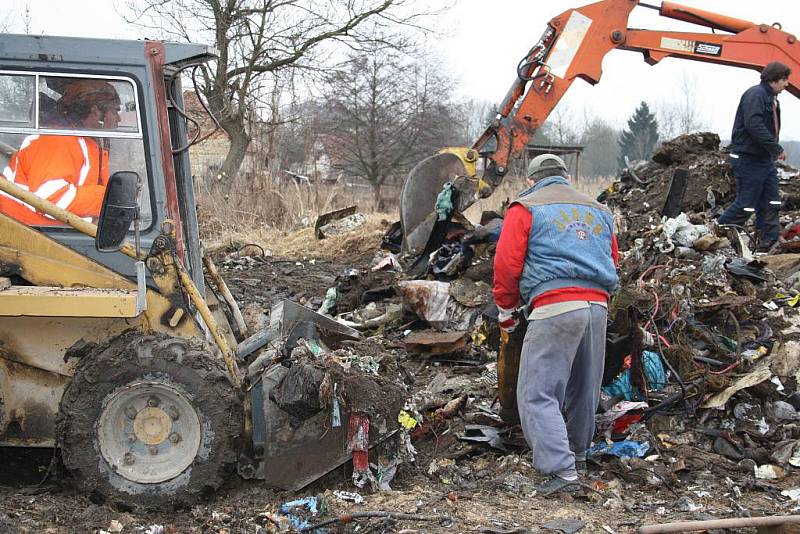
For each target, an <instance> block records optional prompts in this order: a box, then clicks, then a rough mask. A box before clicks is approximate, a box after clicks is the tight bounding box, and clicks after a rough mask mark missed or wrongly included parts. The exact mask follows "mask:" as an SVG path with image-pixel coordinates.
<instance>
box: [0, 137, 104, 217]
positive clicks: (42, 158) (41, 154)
mask: <svg viewBox="0 0 800 534" xmlns="http://www.w3.org/2000/svg"><path fill="white" fill-rule="evenodd" d="M3 178H5V179H6V180H8V181H10V182H13V183H15V184H16V185H18V186H19V187H21V188H23V189H25V190H27V191H30V192H32V193H33V194H35V195H36V196H37V197H40V198H44V199H47V200H49V201H50V202H52V203H53V204H55V205H56V206H58V207H59V208H62V209H65V210H67V211H69V212H70V213H74V214H75V215H78V216H79V217H84V218H96V217H98V216H99V215H100V207H101V205H102V203H103V196H104V195H105V190H106V184H107V183H108V151H107V150H105V149H103V148H102V147H101V145H100V141H99V140H97V139H94V138H91V137H80V136H71V135H31V136H28V137H26V138H25V140H24V141H23V142H22V145H21V146H20V148H19V150H18V151H17V152H16V153H15V154H14V155H13V156H11V159H10V160H9V162H8V166H7V167H6V168H5V169H4V170H3ZM0 212H2V213H4V214H6V215H8V216H10V217H13V218H15V219H17V220H18V221H20V222H22V223H25V224H27V225H29V226H43V225H56V224H61V223H60V222H59V221H57V220H56V219H54V218H52V217H50V216H49V215H45V214H44V213H41V212H39V211H36V210H35V209H34V208H33V207H31V206H29V205H28V204H25V203H24V202H21V201H19V200H17V199H15V198H14V197H12V196H10V195H7V194H5V193H3V192H1V191H0Z"/></svg>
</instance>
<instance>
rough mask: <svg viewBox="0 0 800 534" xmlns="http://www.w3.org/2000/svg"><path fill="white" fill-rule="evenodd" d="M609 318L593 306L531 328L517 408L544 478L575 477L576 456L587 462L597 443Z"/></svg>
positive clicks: (524, 348) (602, 309) (534, 322)
mask: <svg viewBox="0 0 800 534" xmlns="http://www.w3.org/2000/svg"><path fill="white" fill-rule="evenodd" d="M607 316H608V311H607V310H606V308H605V307H603V306H600V305H598V304H592V305H591V306H589V307H588V308H584V309H579V310H574V311H570V312H566V313H562V314H561V315H557V316H555V317H550V318H547V319H538V320H532V321H530V322H529V323H528V331H527V333H526V334H525V341H524V344H523V346H522V359H521V362H520V369H519V377H518V379H517V406H518V408H519V415H520V421H521V424H522V431H523V433H524V434H525V439H526V440H527V442H528V445H530V447H531V449H532V450H533V466H534V467H535V468H536V469H537V470H538V471H539V472H541V473H544V474H553V475H557V476H561V477H564V478H574V477H575V476H577V473H576V471H575V454H576V453H577V454H578V455H579V456H580V457H585V452H586V449H588V448H589V446H590V445H591V443H592V437H593V436H594V415H595V411H596V410H597V403H598V402H599V400H600V387H601V384H602V381H603V366H604V364H605V344H606V318H607ZM562 410H564V411H565V412H566V421H565V420H564V416H563V415H562Z"/></svg>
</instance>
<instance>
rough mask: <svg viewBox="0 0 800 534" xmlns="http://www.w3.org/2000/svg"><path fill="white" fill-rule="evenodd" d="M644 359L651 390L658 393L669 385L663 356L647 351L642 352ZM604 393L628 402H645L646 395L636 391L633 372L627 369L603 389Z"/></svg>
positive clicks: (645, 371)
mask: <svg viewBox="0 0 800 534" xmlns="http://www.w3.org/2000/svg"><path fill="white" fill-rule="evenodd" d="M642 357H643V358H644V376H645V378H646V379H647V384H648V386H649V388H650V389H651V390H653V391H658V390H659V389H661V388H663V387H664V386H665V385H666V383H667V375H666V373H665V372H664V364H663V363H662V362H661V356H659V355H658V354H656V353H655V352H652V351H649V350H646V351H644V352H642ZM603 393H605V394H606V395H608V396H609V397H616V396H618V395H622V396H623V397H624V398H625V400H627V401H641V400H644V395H643V394H642V392H641V391H639V390H638V389H636V390H634V389H633V385H632V384H631V370H630V369H625V370H624V371H623V372H621V373H620V374H619V376H618V377H617V378H615V379H614V381H613V382H611V383H610V384H609V385H607V386H606V387H604V388H603Z"/></svg>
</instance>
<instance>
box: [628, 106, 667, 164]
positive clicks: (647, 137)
mask: <svg viewBox="0 0 800 534" xmlns="http://www.w3.org/2000/svg"><path fill="white" fill-rule="evenodd" d="M656 143H658V121H656V116H655V114H654V113H652V112H651V111H650V108H649V107H648V106H647V103H646V102H642V103H641V104H639V107H637V108H636V111H634V112H633V115H631V118H630V119H628V128H627V129H625V130H623V132H622V135H620V138H619V165H620V167H625V156H628V159H629V160H630V161H635V160H637V159H643V160H649V159H650V156H652V155H653V151H654V150H655V148H656Z"/></svg>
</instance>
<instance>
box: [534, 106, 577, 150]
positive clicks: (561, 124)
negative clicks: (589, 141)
mask: <svg viewBox="0 0 800 534" xmlns="http://www.w3.org/2000/svg"><path fill="white" fill-rule="evenodd" d="M576 123H577V121H576V120H575V116H574V114H573V112H572V110H571V109H570V108H569V107H568V106H566V105H560V106H558V107H556V108H555V109H554V110H553V112H552V113H550V116H549V117H548V118H547V120H546V121H545V123H544V125H542V128H541V129H540V130H541V134H540V137H539V138H535V139H534V140H535V141H536V142H537V143H541V141H542V140H544V139H546V140H547V142H549V143H551V144H555V145H572V144H575V143H577V142H578V140H579V139H580V136H581V134H580V131H579V128H578V126H577V124H576ZM537 133H538V132H537Z"/></svg>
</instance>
